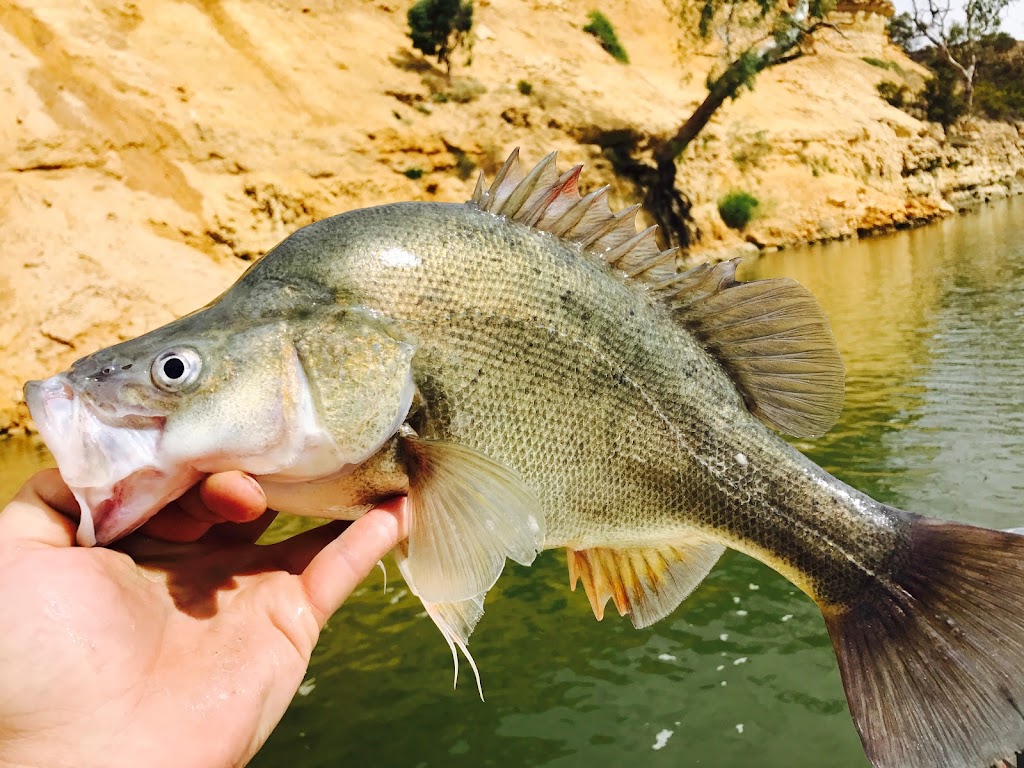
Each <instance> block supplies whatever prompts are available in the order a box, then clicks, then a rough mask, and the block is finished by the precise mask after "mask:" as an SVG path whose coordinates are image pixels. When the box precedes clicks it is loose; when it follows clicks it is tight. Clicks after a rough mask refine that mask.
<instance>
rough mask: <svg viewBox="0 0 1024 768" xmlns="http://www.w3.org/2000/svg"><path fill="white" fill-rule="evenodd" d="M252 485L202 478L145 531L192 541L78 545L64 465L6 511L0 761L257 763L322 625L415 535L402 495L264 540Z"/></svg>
mask: <svg viewBox="0 0 1024 768" xmlns="http://www.w3.org/2000/svg"><path fill="white" fill-rule="evenodd" d="M251 482H252V481H251V479H250V478H247V477H246V476H244V475H241V473H226V474H224V475H214V476H212V477H210V478H207V480H206V481H205V482H204V484H202V485H201V486H199V487H198V488H197V489H193V491H190V492H189V494H187V495H186V496H185V497H183V498H182V499H181V500H180V501H179V503H177V504H176V505H174V506H173V508H171V509H166V510H164V511H162V512H161V513H160V514H159V515H158V516H157V517H155V518H154V519H153V520H152V521H150V523H149V524H148V525H147V527H146V528H145V529H144V530H145V531H146V532H147V533H149V534H150V535H154V536H163V537H164V538H176V539H179V540H181V539H185V540H192V539H194V540H195V541H194V542H193V543H168V542H157V541H153V540H152V539H145V538H144V537H140V536H132V537H129V538H128V539H126V540H125V542H124V546H123V547H122V548H123V549H124V550H125V551H117V550H115V549H105V548H99V547H97V548H92V549H86V548H81V547H76V546H73V545H74V540H75V528H76V523H75V522H74V520H73V519H72V518H73V517H74V516H75V515H76V514H77V505H76V504H75V501H74V499H73V497H72V496H71V493H70V492H69V491H68V489H67V487H66V486H65V485H64V483H63V481H61V479H60V476H59V475H58V474H57V472H56V471H55V470H49V471H46V472H41V473H39V474H37V475H36V476H35V477H33V478H32V479H31V480H30V481H29V482H28V483H27V484H26V485H25V487H24V488H22V490H21V492H20V493H19V494H18V496H17V497H16V498H15V500H14V501H12V502H11V503H10V504H9V505H8V507H7V508H6V509H4V510H3V511H2V512H0V627H2V628H3V630H2V631H0V692H2V694H0V766H2V767H3V768H7V767H8V766H20V767H24V768H27V767H28V766H32V767H33V768H36V767H38V768H42V766H46V768H59V767H61V766H68V767H69V768H70V766H74V768H91V767H92V766H104V768H116V767H117V766H133V767H134V766H141V765H145V766H148V767H149V768H160V767H161V766H173V767H174V768H207V767H209V768H223V767H224V766H238V765H244V764H245V763H246V762H247V761H248V760H249V759H250V758H251V757H252V756H253V755H254V754H255V753H256V751H257V750H258V749H259V748H260V746H261V745H262V744H263V743H264V742H265V741H266V739H267V737H268V736H269V735H270V732H271V731H272V730H273V728H274V726H276V725H277V723H278V721H279V720H280V719H281V717H282V715H283V714H284V711H285V709H286V708H287V707H288V704H289V703H290V701H291V699H292V697H293V696H294V694H295V691H296V689H297V688H298V686H299V684H300V683H301V682H302V679H303V677H304V675H305V671H306V668H307V665H308V663H309V658H310V654H311V653H312V651H313V646H314V645H315V644H316V641H317V638H318V636H319V633H320V630H321V629H322V628H323V626H324V623H325V622H326V620H327V618H328V617H329V616H330V615H331V614H332V613H333V612H334V611H335V610H337V608H338V607H339V606H340V605H341V603H342V602H343V601H344V600H345V599H346V598H347V597H348V596H349V594H351V592H352V590H353V589H354V588H355V587H356V585H358V584H359V582H361V581H362V579H363V578H364V577H365V576H366V575H367V573H369V571H370V570H371V569H372V568H373V566H374V564H375V563H376V562H377V561H378V560H379V559H380V558H381V557H383V555H384V554H385V553H387V552H388V551H389V550H390V549H391V548H392V547H394V546H395V544H397V543H398V542H399V541H401V540H402V539H403V538H404V537H405V535H406V531H405V522H404V503H403V501H402V500H395V501H393V502H389V503H388V504H385V505H382V506H381V507H379V508H376V509H374V510H371V511H370V512H368V513H367V514H366V515H364V516H363V517H362V518H360V519H359V520H357V521H356V522H354V523H352V524H350V525H348V527H347V529H346V528H345V525H346V524H344V523H331V524H329V525H326V526H323V527H321V528H318V529H315V530H313V531H307V532H305V533H302V534H299V535H298V536H294V537H292V538H291V539H288V540H287V541H283V542H280V543H278V544H273V545H268V546H259V545H256V544H255V543H254V542H255V540H256V538H258V537H259V535H260V533H262V531H263V530H264V529H265V528H266V526H267V525H268V524H269V519H270V516H269V514H268V515H262V514H261V513H262V512H263V511H264V509H265V504H266V502H265V499H264V498H263V496H262V492H261V491H259V489H258V488H256V487H254V486H253V485H252V484H251ZM220 520H234V521H240V522H242V524H240V525H218V524H216V523H217V522H218V521H220ZM243 521H244V522H243ZM342 531H344V532H343V533H342ZM339 533H340V535H339ZM127 553H131V554H130V555H129V554H127Z"/></svg>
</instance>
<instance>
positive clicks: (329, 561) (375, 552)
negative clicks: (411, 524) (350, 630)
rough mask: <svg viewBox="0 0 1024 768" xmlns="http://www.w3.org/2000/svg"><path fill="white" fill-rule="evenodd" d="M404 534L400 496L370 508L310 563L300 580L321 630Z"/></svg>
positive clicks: (404, 519) (403, 504)
mask: <svg viewBox="0 0 1024 768" xmlns="http://www.w3.org/2000/svg"><path fill="white" fill-rule="evenodd" d="M407 535H408V529H407V527H406V500H405V497H404V496H403V497H400V498H396V499H391V500H390V501H387V502H385V503H384V504H381V505H380V506H378V507H374V508H373V509H371V510H370V511H369V512H367V513H366V514H365V515H363V516H362V517H360V518H359V519H358V520H356V521H355V522H354V523H352V524H351V525H350V526H349V527H348V528H346V529H345V531H344V532H343V533H342V534H341V535H340V536H338V537H337V538H336V539H334V540H333V541H331V542H330V543H329V544H327V546H325V547H324V548H323V549H321V550H320V551H319V552H318V553H317V554H316V555H315V556H314V557H313V559H312V560H310V562H309V565H307V566H306V568H305V570H303V572H302V574H301V576H300V579H301V580H302V586H303V589H304V590H305V592H306V595H307V597H308V598H309V603H310V605H311V606H312V607H313V610H314V613H315V615H316V618H317V622H318V623H319V625H320V628H321V629H323V626H324V624H325V623H326V622H327V619H329V618H330V617H331V615H332V614H333V613H334V612H335V611H336V610H338V608H340V607H341V604H342V603H344V602H345V600H347V599H348V596H349V595H351V594H352V591H353V590H354V589H355V588H356V587H357V586H359V584H360V583H361V582H362V580H363V579H365V578H366V576H367V574H369V573H370V571H371V570H373V567H374V566H375V565H376V564H377V561H378V560H380V559H381V558H382V557H384V555H386V554H387V553H388V552H390V551H391V550H392V549H393V548H394V547H395V546H396V545H397V544H398V543H399V542H400V541H402V540H404V539H405V537H406V536H407Z"/></svg>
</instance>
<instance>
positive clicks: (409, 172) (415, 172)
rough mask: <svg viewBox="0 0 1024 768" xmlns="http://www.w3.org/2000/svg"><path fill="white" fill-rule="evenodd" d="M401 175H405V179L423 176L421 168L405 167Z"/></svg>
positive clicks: (414, 179)
mask: <svg viewBox="0 0 1024 768" xmlns="http://www.w3.org/2000/svg"><path fill="white" fill-rule="evenodd" d="M402 175H403V176H405V178H407V179H412V180H413V181H416V179H420V178H423V169H422V168H406V169H405V170H404V171H402Z"/></svg>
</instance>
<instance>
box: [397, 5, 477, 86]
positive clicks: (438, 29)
mask: <svg viewBox="0 0 1024 768" xmlns="http://www.w3.org/2000/svg"><path fill="white" fill-rule="evenodd" d="M407 19H408V21H409V38H410V39H411V40H412V45H413V48H415V49H416V50H418V51H422V53H423V55H424V56H436V57H437V62H438V63H439V64H444V65H445V71H446V72H447V73H448V74H451V71H452V60H451V55H452V52H453V51H455V49H457V48H458V47H459V46H460V45H462V44H463V43H464V42H465V41H466V40H467V39H468V36H469V31H470V30H471V29H472V28H473V2H472V0H417V2H415V3H413V5H412V7H411V8H410V9H409V13H408V16H407Z"/></svg>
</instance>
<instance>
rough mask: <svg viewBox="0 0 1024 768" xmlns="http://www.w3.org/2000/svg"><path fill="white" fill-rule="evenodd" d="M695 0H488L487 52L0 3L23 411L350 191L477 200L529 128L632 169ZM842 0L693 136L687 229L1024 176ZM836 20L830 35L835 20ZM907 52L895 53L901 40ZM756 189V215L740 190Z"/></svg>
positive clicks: (793, 217)
mask: <svg viewBox="0 0 1024 768" xmlns="http://www.w3.org/2000/svg"><path fill="white" fill-rule="evenodd" d="M677 5H678V4H677V3H676V2H675V1H674V0H672V1H671V2H665V1H664V0H605V1H604V2H602V5H601V10H602V12H604V13H605V15H607V16H608V17H609V19H611V21H612V23H613V24H614V26H615V29H616V32H617V34H618V37H619V39H620V40H621V41H622V43H623V44H624V46H625V47H626V49H627V50H628V52H629V54H630V59H631V64H630V65H628V66H623V65H620V64H619V63H617V62H616V61H614V60H613V59H612V58H611V57H610V56H608V55H607V54H606V53H605V52H604V51H603V50H602V49H601V47H600V46H599V44H598V43H597V41H596V40H595V39H594V38H593V37H591V36H590V35H587V34H585V33H584V32H583V31H582V26H583V25H584V24H585V23H586V19H587V13H588V12H589V11H590V10H591V8H592V3H590V2H584V0H509V1H508V2H501V3H497V2H491V1H490V0H477V1H476V14H475V19H476V31H477V33H476V42H475V44H474V46H473V50H472V64H471V65H467V64H466V62H465V58H466V56H465V54H464V53H458V54H456V56H455V64H454V68H453V77H452V79H451V80H449V79H448V78H446V77H445V75H444V73H443V72H441V71H440V70H438V69H437V68H436V67H435V66H433V65H432V64H431V63H430V62H429V61H425V60H423V59H422V58H420V57H419V56H418V55H414V53H413V52H412V51H411V49H410V46H409V43H408V39H407V37H406V23H405V12H406V10H407V7H408V2H407V1H406V0H400V1H399V0H352V2H337V1H336V0H308V1H307V2H303V3H299V2H284V1H283V0H181V2H175V3H168V2H165V1H164V0H134V2H133V1H131V0H47V2H45V3H42V2H37V1H36V0H7V2H5V3H3V4H0V56H2V57H3V60H4V61H5V62H6V65H5V66H4V67H3V69H2V71H0V100H2V103H3V104H4V114H5V117H6V118H7V119H5V120H3V121H0V150H2V151H0V157H2V161H0V211H2V214H0V244H2V248H0V296H2V297H3V300H4V306H5V312H4V314H3V317H2V318H0V354H2V355H3V360H4V365H3V366H2V368H0V433H3V432H5V431H16V430H18V429H20V428H21V427H22V426H24V425H25V424H26V423H27V413H26V411H25V408H24V404H23V403H22V402H21V386H22V384H23V382H24V381H25V380H26V379H28V378H35V377H41V376H46V375H49V374H51V373H53V372H55V371H57V370H60V369H62V368H64V367H66V366H67V365H68V364H70V363H71V362H72V361H73V360H75V359H76V358H78V357H80V356H82V355H84V354H86V353H88V352H90V351H93V350H95V349H97V348H99V347H101V346H105V345H108V344H111V343H113V342H116V341H118V340H120V339H125V338H129V337H132V336H135V335H137V334H139V333H141V332H143V331H145V330H147V329H149V328H152V327H154V326H156V325H159V324H161V323H163V322H166V321H168V320H170V319H172V318H173V317H176V316H178V315H180V314H183V313H185V312H187V311H190V310H191V309H194V308H195V307H197V306H200V305H202V304H204V303H205V302H207V301H209V300H210V299H211V298H213V297H214V296H216V295H217V294H218V293H219V292H221V291H222V290H224V289H225V288H226V287H227V286H229V285H230V284H231V283H232V282H233V281H234V280H235V279H236V278H237V276H238V275H239V274H240V273H241V272H242V271H243V270H244V269H245V267H246V266H247V265H248V264H249V263H250V262H251V260H252V259H254V258H256V257H258V256H259V255H260V254H261V253H262V252H264V251H265V250H266V249H268V248H269V247H271V246H272V245H274V244H275V243H276V242H277V241H279V240H280V239H281V238H282V237H284V236H285V235H287V234H288V233H289V232H291V231H293V230H294V229H296V228H298V227H300V226H302V225H304V224H307V223H309V222H311V221H314V220H316V219H319V218H322V217H324V216H328V215H331V214H333V213H337V212H340V211H344V210H348V209H351V208H355V207H359V206H364V205H374V204H380V203H386V202H392V201H397V200H412V199H433V200H447V201H459V200H464V199H466V198H467V197H468V196H469V194H470V192H471V190H472V185H473V182H474V180H475V175H476V173H477V172H478V171H479V170H480V169H483V170H485V171H487V172H488V173H493V172H494V170H495V168H496V167H497V166H498V165H499V164H500V163H501V161H502V160H503V159H504V157H505V156H506V154H507V153H508V152H509V151H510V150H511V149H512V147H514V146H517V145H518V146H522V147H523V152H524V156H525V157H526V158H527V159H528V160H535V159H539V157H540V156H541V155H542V154H544V153H546V152H547V151H549V150H550V149H558V150H560V152H561V157H562V163H563V166H565V165H567V164H570V163H577V162H583V163H586V165H587V173H586V175H585V177H584V180H585V183H586V184H588V185H592V186H596V185H598V184H602V183H610V184H612V185H613V203H614V204H615V205H618V206H624V205H627V204H629V203H631V202H633V200H634V198H635V196H636V190H634V189H632V188H631V187H630V186H629V185H628V184H626V183H624V182H622V181H621V180H619V179H617V178H616V177H615V176H614V175H613V173H612V167H611V163H610V162H609V160H608V159H607V158H606V157H605V156H604V154H602V146H604V147H607V146H608V145H609V144H614V143H616V142H623V141H626V142H630V143H633V144H635V145H636V146H637V147H638V148H639V151H640V152H642V151H643V150H644V148H645V147H647V146H649V144H650V140H651V138H652V137H658V136H663V135H666V134H667V133H669V132H670V131H672V130H673V129H674V128H675V127H677V126H678V124H679V122H680V121H681V120H682V119H684V118H685V117H686V116H687V115H688V114H689V112H690V111H691V110H692V109H693V107H694V106H696V105H697V104H698V103H699V101H700V99H702V98H703V95H704V91H703V83H704V80H705V77H706V74H707V71H708V69H709V67H710V66H712V64H714V58H713V57H712V56H709V55H706V53H705V52H703V51H702V50H701V49H700V45H699V41H696V40H695V38H694V35H693V34H692V33H688V32H687V31H686V30H683V29H680V27H679V26H678V18H679V15H678V8H677ZM848 6H849V7H847V5H845V4H844V5H843V6H842V7H841V8H840V9H839V11H838V12H837V16H836V23H837V25H839V26H840V27H841V28H843V29H844V36H842V37H839V36H836V35H831V33H826V34H825V35H824V36H823V37H822V38H821V39H819V40H818V41H817V44H816V45H815V46H814V50H813V52H812V53H811V54H810V55H808V56H806V57H804V58H802V59H799V60H797V61H794V62H792V63H790V64H787V65H785V66H784V67H780V68H777V69H775V70H772V71H770V72H766V73H764V74H762V75H761V76H760V77H759V78H758V80H757V83H756V88H755V89H754V90H753V91H751V92H746V93H744V94H743V95H742V96H741V97H740V98H738V99H737V100H736V101H735V102H731V103H729V104H728V105H727V106H726V107H725V108H723V109H722V110H721V112H720V114H719V115H717V116H716V117H715V119H714V121H713V122H712V123H711V125H709V126H708V128H707V130H706V131H705V133H704V134H703V135H702V136H701V137H699V139H698V141H697V142H695V144H694V145H693V146H692V147H690V149H689V150H688V151H687V153H686V155H685V157H684V159H683V163H682V166H681V172H680V186H681V187H682V188H683V189H685V190H686V192H687V193H688V194H689V195H690V196H691V197H692V198H693V200H694V202H695V205H696V208H695V212H696V215H697V223H698V225H699V227H700V228H701V230H702V232H703V240H702V241H701V243H700V244H699V245H698V247H697V249H695V251H694V253H693V254H692V257H693V258H699V257H700V256H701V255H702V254H704V255H709V254H710V255H715V254H718V255H721V254H723V253H726V252H727V251H728V250H729V249H737V248H748V249H750V248H755V247H772V246H779V245H788V244H793V243H798V242H805V241H808V240H818V239H827V238H834V237H846V236H852V235H855V234H856V233H858V232H864V231H872V230H876V229H880V228H886V227H891V226H905V225H908V224H910V223H915V222H917V221H919V220H925V219H928V218H932V217H934V216H937V215H942V214H943V213H945V212H947V211H949V210H951V209H952V208H951V206H959V205H964V204H967V203H969V202H972V201H975V200H980V199H988V198H991V197H994V196H998V195H1002V194H1008V193H1011V192H1014V191H1018V190H1019V189H1020V187H1021V184H1022V183H1024V182H1022V179H1024V175H1022V174H1024V143H1022V138H1021V134H1020V131H1019V130H1018V129H1017V128H1014V127H1012V126H993V125H986V124H978V125H975V126H973V127H971V128H970V129H969V130H967V131H966V132H961V133H959V134H956V135H950V136H946V135H945V134H943V132H942V131H941V130H937V129H935V128H934V127H933V126H930V125H927V124H924V123H921V122H919V121H917V120H915V119H913V118H911V117H910V116H908V115H906V114H904V113H903V112H900V111H899V110H896V109H894V108H893V107H890V106H889V105H888V104H886V103H885V102H883V101H882V100H881V99H880V98H879V97H878V95H877V92H876V90H875V85H876V83H878V82H879V81H881V80H883V79H888V78H889V77H890V76H891V72H889V71H887V70H886V69H883V68H880V67H879V66H877V65H872V64H871V63H868V62H866V61H864V59H863V58H862V57H866V58H873V59H875V60H876V61H881V60H884V61H885V62H889V63H890V64H891V66H892V67H897V68H899V69H900V71H901V72H904V73H910V74H909V75H908V76H910V77H920V76H921V72H920V71H919V70H918V69H917V68H916V65H914V64H913V63H912V62H910V61H909V60H907V59H906V58H905V57H903V56H902V54H901V53H900V52H899V51H897V50H896V49H894V48H892V47H891V46H888V44H886V43H885V42H884V39H883V38H882V29H883V27H884V21H885V15H886V14H887V13H889V12H890V10H891V9H890V7H889V6H888V4H887V2H886V0H881V4H879V3H878V0H868V3H867V4H864V3H849V4H848ZM844 14H845V15H844ZM830 35H831V36H830ZM887 66H889V65H887ZM733 189H740V190H744V191H750V192H753V193H754V194H756V195H757V196H758V197H759V199H761V201H762V206H761V209H760V210H761V214H760V216H759V218H758V219H757V220H756V221H755V222H754V223H753V224H752V225H751V226H750V227H749V229H748V230H747V231H746V232H744V233H736V232H734V231H732V230H729V229H728V228H726V227H725V226H724V224H722V222H721V220H720V219H719V217H718V213H717V204H716V203H717V201H718V199H719V198H720V197H721V196H722V195H723V194H724V193H726V192H728V191H729V190H733Z"/></svg>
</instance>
